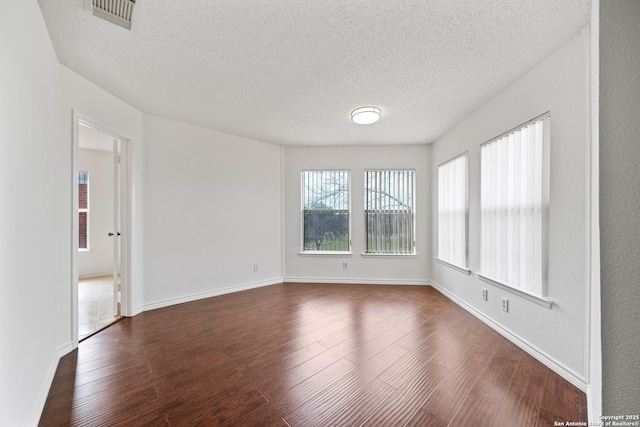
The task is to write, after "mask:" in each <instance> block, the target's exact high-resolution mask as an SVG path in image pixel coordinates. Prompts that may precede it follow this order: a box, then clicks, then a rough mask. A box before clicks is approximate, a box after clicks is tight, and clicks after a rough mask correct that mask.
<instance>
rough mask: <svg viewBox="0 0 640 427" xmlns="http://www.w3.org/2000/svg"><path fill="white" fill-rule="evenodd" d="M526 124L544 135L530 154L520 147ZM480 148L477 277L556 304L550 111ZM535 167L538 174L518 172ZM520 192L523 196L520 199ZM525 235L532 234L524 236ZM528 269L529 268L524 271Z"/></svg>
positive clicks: (532, 144)
mask: <svg viewBox="0 0 640 427" xmlns="http://www.w3.org/2000/svg"><path fill="white" fill-rule="evenodd" d="M539 125H541V126H542V131H541V132H540V129H539V127H538V128H537V130H534V128H535V127H537V126H539ZM524 130H526V132H527V133H530V132H538V134H537V135H541V139H535V138H532V139H530V140H529V144H530V145H529V146H528V147H527V150H528V153H526V154H525V153H523V152H522V151H521V150H520V148H519V147H520V146H521V145H522V142H520V137H521V136H522V135H523V134H522V131H524ZM531 140H534V142H531ZM518 153H519V154H520V156H519V157H518V156H517V155H516V154H518ZM480 154H481V165H480V168H481V183H480V185H481V195H480V210H481V212H480V228H481V237H480V241H481V253H480V259H481V263H480V270H481V271H480V272H478V273H477V274H478V277H479V278H480V279H481V280H483V281H485V282H487V283H490V284H493V285H495V286H498V287H500V288H502V289H504V290H507V291H509V292H512V293H515V294H517V295H520V296H521V297H523V298H525V299H527V300H529V301H532V302H534V303H536V304H539V305H541V306H544V307H546V308H551V305H552V303H553V301H552V300H551V299H549V298H548V229H549V221H548V215H549V188H550V185H549V181H550V172H549V167H550V113H549V112H546V113H544V114H542V115H540V116H538V117H535V118H534V119H532V120H529V121H528V122H525V123H523V124H521V125H519V126H517V127H515V128H513V129H511V130H509V131H507V132H505V133H503V134H501V135H499V136H497V137H495V138H492V139H491V140H489V141H487V142H485V143H483V144H482V145H481V147H480ZM488 168H493V169H492V170H489V169H488ZM531 169H533V170H532V171H531V173H532V174H533V175H531V174H521V175H518V174H516V172H521V171H525V172H526V171H527V170H531ZM518 179H520V180H521V182H523V181H524V182H526V183H527V184H526V185H527V186H528V188H525V189H523V190H521V191H519V189H522V188H523V187H522V186H518V187H516V184H517V182H518ZM516 197H520V199H521V200H520V201H519V202H518V201H516ZM523 200H524V202H523ZM522 203H525V204H526V205H527V209H526V210H524V211H525V213H524V214H523V213H522V211H523V209H520V208H519V206H522ZM501 212H502V214H501ZM522 236H526V237H527V239H521V237H522ZM526 242H533V243H532V244H531V245H528V244H527V243H526ZM518 254H519V256H516V255H518ZM505 257H506V258H505ZM532 257H533V261H532ZM532 265H533V267H531V266H532ZM523 269H526V270H528V271H529V274H526V273H522V270H523ZM522 280H524V281H525V282H526V283H525V286H522V284H521V281H522Z"/></svg>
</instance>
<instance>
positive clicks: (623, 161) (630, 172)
mask: <svg viewBox="0 0 640 427" xmlns="http://www.w3.org/2000/svg"><path fill="white" fill-rule="evenodd" d="M638 99H640V2H638V1H637V0H619V1H614V2H612V1H606V0H603V1H601V2H600V227H601V228H600V242H601V263H602V270H601V272H602V273H601V292H602V362H603V368H602V386H603V387H602V391H603V414H604V415H623V414H624V415H627V414H637V413H638V410H639V409H640V288H639V287H638V282H639V281H640V280H639V279H638V278H639V277H640V243H638V242H639V241H640V221H638V216H639V214H638V212H640V191H639V190H640V138H639V137H638V135H640V120H639V118H640V103H639V102H638Z"/></svg>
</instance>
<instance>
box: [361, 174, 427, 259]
mask: <svg viewBox="0 0 640 427" xmlns="http://www.w3.org/2000/svg"><path fill="white" fill-rule="evenodd" d="M414 190H415V188H414V171H413V170H369V171H365V224H366V247H365V252H366V253H368V254H397V255H405V254H414V253H415V226H414V215H415V212H414Z"/></svg>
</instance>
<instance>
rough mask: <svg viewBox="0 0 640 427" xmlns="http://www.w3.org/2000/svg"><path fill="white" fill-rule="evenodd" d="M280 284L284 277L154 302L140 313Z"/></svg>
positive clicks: (145, 306) (146, 305)
mask: <svg viewBox="0 0 640 427" xmlns="http://www.w3.org/2000/svg"><path fill="white" fill-rule="evenodd" d="M278 283H282V277H277V278H274V279H269V280H263V281H260V282H253V283H247V284H244V285H237V286H230V287H228V288H223V289H216V290H214V291H209V292H202V293H197V294H191V295H186V296H183V297H179V298H169V299H166V300H162V301H156V302H152V303H150V304H145V305H144V306H143V307H142V310H141V311H140V312H142V311H147V310H155V309H157V308H162V307H169V306H171V305H175V304H182V303H185V302H191V301H197V300H199V299H205V298H211V297H217V296H219V295H225V294H230V293H233V292H240V291H246V290H248V289H254V288H261V287H263V286H270V285H276V284H278ZM136 311H138V310H137V309H136ZM140 312H138V313H135V314H139V313H140Z"/></svg>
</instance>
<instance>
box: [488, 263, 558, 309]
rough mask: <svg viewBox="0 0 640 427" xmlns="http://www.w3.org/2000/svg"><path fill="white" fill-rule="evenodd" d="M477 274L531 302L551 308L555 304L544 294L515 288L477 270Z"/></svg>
mask: <svg viewBox="0 0 640 427" xmlns="http://www.w3.org/2000/svg"><path fill="white" fill-rule="evenodd" d="M476 274H477V275H478V277H479V278H480V280H482V281H483V282H486V283H489V284H491V285H495V286H497V287H499V288H501V289H504V290H505V291H507V292H511V293H513V294H516V295H519V296H521V297H522V298H524V299H526V300H528V301H531V302H534V303H536V304H538V305H541V306H542V307H545V308H548V309H551V306H552V305H553V301H552V300H551V299H549V298H547V297H543V296H540V295H535V294H532V293H530V292H527V291H523V290H521V289H518V288H514V287H513V286H510V285H507V284H506V283H502V282H499V281H497V280H495V279H492V278H490V277H487V276H484V275H483V274H481V273H478V272H476Z"/></svg>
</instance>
